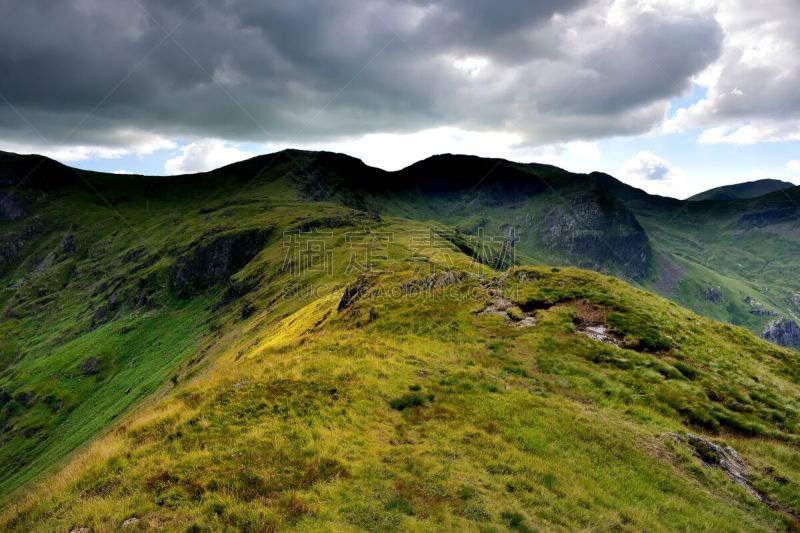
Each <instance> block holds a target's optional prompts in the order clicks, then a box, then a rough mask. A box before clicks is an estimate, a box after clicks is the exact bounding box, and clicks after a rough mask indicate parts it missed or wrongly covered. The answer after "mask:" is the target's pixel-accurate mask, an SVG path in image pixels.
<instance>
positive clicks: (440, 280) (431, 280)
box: [402, 270, 469, 294]
mask: <svg viewBox="0 0 800 533" xmlns="http://www.w3.org/2000/svg"><path fill="white" fill-rule="evenodd" d="M468 277H469V274H467V273H466V272H461V271H453V270H445V271H443V272H434V273H433V274H431V275H430V276H428V277H426V278H425V279H418V280H412V281H409V282H407V283H406V284H404V285H403V287H402V291H403V293H404V294H411V293H415V292H423V291H430V290H434V289H440V288H443V287H448V286H450V285H454V284H456V283H462V282H464V281H466V280H467V278H468Z"/></svg>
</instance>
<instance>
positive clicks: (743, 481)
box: [670, 433, 764, 501]
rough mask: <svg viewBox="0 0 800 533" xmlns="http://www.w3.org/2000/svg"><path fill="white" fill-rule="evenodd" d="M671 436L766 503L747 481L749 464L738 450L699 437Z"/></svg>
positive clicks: (706, 463)
mask: <svg viewBox="0 0 800 533" xmlns="http://www.w3.org/2000/svg"><path fill="white" fill-rule="evenodd" d="M670 436H671V437H672V438H673V439H675V441H676V442H683V443H686V444H688V445H689V447H690V448H691V449H692V451H693V452H694V454H695V455H696V456H697V457H698V458H699V459H700V460H701V461H702V462H703V464H705V465H706V466H709V467H713V468H719V469H720V470H722V471H723V472H725V473H726V474H727V475H728V477H729V478H730V479H731V481H733V482H734V483H736V484H737V485H739V486H740V487H742V488H744V489H745V490H746V491H747V492H749V493H750V494H751V495H752V496H753V497H754V498H756V499H757V500H758V501H764V499H763V497H762V496H761V494H760V493H759V492H758V491H757V490H756V489H755V488H753V485H752V484H750V480H748V479H747V464H746V463H745V462H744V459H742V457H741V456H740V455H739V454H738V453H737V452H736V450H734V449H733V448H731V447H730V446H727V445H725V444H717V443H715V442H712V441H711V440H709V439H706V438H703V437H699V436H697V435H691V434H686V435H681V434H678V433H673V434H670Z"/></svg>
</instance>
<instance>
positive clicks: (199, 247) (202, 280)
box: [169, 229, 272, 298]
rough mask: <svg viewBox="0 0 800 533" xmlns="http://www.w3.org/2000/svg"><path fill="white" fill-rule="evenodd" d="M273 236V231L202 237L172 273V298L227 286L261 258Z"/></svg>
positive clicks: (251, 231) (180, 260) (170, 273)
mask: <svg viewBox="0 0 800 533" xmlns="http://www.w3.org/2000/svg"><path fill="white" fill-rule="evenodd" d="M271 233H272V230H271V229H266V230H263V229H251V230H244V231H239V232H231V233H225V234H221V235H220V234H217V235H211V236H204V237H201V238H200V239H198V240H197V241H195V242H193V243H192V244H190V245H189V247H188V249H187V250H186V251H185V252H184V253H183V254H182V255H181V256H180V257H178V259H177V261H175V264H174V265H173V266H172V268H171V269H170V272H169V286H170V290H171V291H172V294H174V295H175V296H176V297H178V298H188V297H190V296H192V295H194V294H199V293H201V292H203V291H205V290H207V289H209V288H211V287H212V286H214V285H217V284H220V283H223V282H227V281H228V280H229V279H230V277H231V276H232V275H233V274H235V273H236V272H238V271H239V270H241V269H242V268H243V267H244V266H245V265H247V263H249V262H250V261H252V260H253V258H254V257H255V256H256V255H258V252H260V251H261V249H262V248H263V247H264V246H265V245H266V244H267V241H268V239H269V236H270V234H271Z"/></svg>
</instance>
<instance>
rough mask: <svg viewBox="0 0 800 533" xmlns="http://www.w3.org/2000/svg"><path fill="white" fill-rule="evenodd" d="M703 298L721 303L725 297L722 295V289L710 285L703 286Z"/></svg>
mask: <svg viewBox="0 0 800 533" xmlns="http://www.w3.org/2000/svg"><path fill="white" fill-rule="evenodd" d="M703 298H705V299H706V300H708V301H709V302H711V303H715V304H719V303H722V302H723V301H724V300H725V297H724V296H723V295H722V289H721V288H720V287H712V286H710V285H707V286H705V287H703Z"/></svg>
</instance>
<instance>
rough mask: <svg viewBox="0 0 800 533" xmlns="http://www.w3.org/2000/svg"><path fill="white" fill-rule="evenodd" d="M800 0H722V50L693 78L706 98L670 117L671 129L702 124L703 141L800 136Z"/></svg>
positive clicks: (719, 8)
mask: <svg viewBox="0 0 800 533" xmlns="http://www.w3.org/2000/svg"><path fill="white" fill-rule="evenodd" d="M798 6H800V4H798V3H797V2H787V1H786V0H763V1H762V2H752V1H750V0H718V1H717V2H716V6H715V18H716V20H717V21H718V22H719V23H720V24H721V26H722V27H723V30H724V32H725V38H724V41H723V46H722V54H721V55H720V57H719V59H718V60H717V61H715V62H714V63H713V64H712V65H711V66H709V67H708V68H707V69H706V70H705V72H703V73H701V74H700V75H699V76H697V78H696V80H695V82H696V83H700V84H701V85H705V86H707V87H708V91H707V94H706V96H705V98H703V99H702V100H700V101H699V102H697V103H695V104H693V105H690V106H688V107H686V108H684V109H682V110H679V111H678V112H677V113H676V116H675V118H674V119H673V120H671V121H668V122H669V123H670V124H669V127H670V128H671V129H673V130H678V131H679V130H684V129H690V128H702V129H704V131H703V133H702V134H701V136H700V142H701V143H703V144H722V143H725V144H738V145H745V144H755V143H761V142H779V141H796V140H800V126H798V122H800V92H798V90H797V87H798V86H799V85H800V33H799V32H797V28H796V24H795V21H796V20H797V17H798V16H799V15H800V8H799V7H798Z"/></svg>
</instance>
